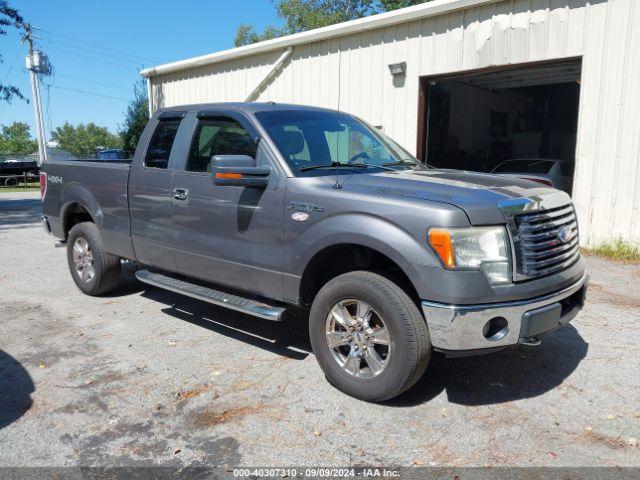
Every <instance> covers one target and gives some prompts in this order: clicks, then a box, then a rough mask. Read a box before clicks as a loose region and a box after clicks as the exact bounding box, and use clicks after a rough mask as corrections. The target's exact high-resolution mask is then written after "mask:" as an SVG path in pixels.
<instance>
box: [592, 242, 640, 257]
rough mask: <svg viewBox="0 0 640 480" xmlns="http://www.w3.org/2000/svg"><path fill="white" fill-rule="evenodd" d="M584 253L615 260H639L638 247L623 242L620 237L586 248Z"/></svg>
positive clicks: (639, 250)
mask: <svg viewBox="0 0 640 480" xmlns="http://www.w3.org/2000/svg"><path fill="white" fill-rule="evenodd" d="M585 253H587V254H588V255H595V256H598V257H603V258H607V259H609V260H613V261H615V262H625V263H635V262H640V248H638V247H636V246H634V245H630V244H628V243H625V242H623V241H622V240H620V239H618V240H614V241H613V242H607V243H602V244H600V245H598V246H596V247H594V248H586V249H585Z"/></svg>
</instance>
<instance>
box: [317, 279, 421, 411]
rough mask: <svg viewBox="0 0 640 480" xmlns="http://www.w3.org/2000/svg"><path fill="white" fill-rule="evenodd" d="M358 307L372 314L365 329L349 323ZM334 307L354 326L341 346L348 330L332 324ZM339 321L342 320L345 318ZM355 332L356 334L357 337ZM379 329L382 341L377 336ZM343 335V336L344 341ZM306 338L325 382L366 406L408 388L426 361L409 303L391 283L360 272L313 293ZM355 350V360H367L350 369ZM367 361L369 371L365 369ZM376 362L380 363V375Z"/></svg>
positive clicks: (417, 317)
mask: <svg viewBox="0 0 640 480" xmlns="http://www.w3.org/2000/svg"><path fill="white" fill-rule="evenodd" d="M354 301H355V303H354ZM363 304H364V306H362V305H363ZM339 305H340V306H341V307H342V310H340V306H339ZM360 306H362V309H363V311H367V312H368V311H369V310H367V308H366V306H370V307H371V311H372V313H370V314H367V315H368V316H369V318H370V321H369V322H368V323H365V324H363V325H368V326H369V328H363V327H362V325H359V326H358V324H357V318H356V319H354V317H358V315H357V309H359V308H360ZM334 307H336V308H337V310H336V311H341V312H344V309H346V310H347V313H349V314H350V315H346V317H350V320H351V321H354V320H355V321H356V326H355V327H354V328H355V330H354V332H353V333H352V334H351V335H350V336H351V338H352V340H351V341H350V342H349V343H348V344H345V343H344V342H345V340H346V338H349V332H350V330H347V332H342V329H344V328H345V327H344V326H343V325H342V324H341V322H339V320H338V317H339V316H340V315H338V316H336V315H334V314H333V313H332V309H333V308H334ZM354 312H355V314H354ZM341 315H342V316H343V319H344V317H345V315H343V314H342V313H341ZM364 316H365V315H361V317H362V318H364ZM347 323H349V322H347ZM381 325H382V326H381ZM358 328H362V330H360V335H359V336H358V331H359V330H358ZM383 328H386V330H387V333H388V335H379V334H382V332H383ZM337 330H340V331H337ZM327 332H331V333H330V335H331V336H332V338H335V340H332V341H336V342H339V343H340V346H339V347H337V348H331V347H330V346H329V343H328V335H327ZM366 332H369V333H370V335H369V340H364V341H363V339H362V336H363V334H364V335H365V336H366V335H367V333H366ZM371 332H373V333H371ZM344 333H347V336H346V337H345V336H344ZM378 336H379V337H380V338H379V341H387V343H388V346H385V345H380V344H378V340H376V338H378ZM309 337H310V339H311V345H312V347H313V352H314V353H315V355H316V359H317V361H318V363H319V364H320V367H321V368H322V370H323V372H324V374H325V376H326V378H327V380H328V381H329V382H330V383H331V384H332V385H334V386H335V387H336V388H338V389H339V390H341V391H343V392H344V393H346V394H347V395H351V396H352V397H356V398H359V399H361V400H366V401H370V402H382V401H385V400H389V399H391V398H393V397H396V396H398V395H400V394H401V393H402V392H404V391H406V390H407V389H409V388H410V387H411V386H413V385H414V384H415V383H416V382H417V381H418V380H419V379H420V377H422V375H423V374H424V371H425V370H426V368H427V365H428V363H429V358H430V356H431V340H430V337H429V331H428V329H427V325H426V322H425V320H424V318H423V316H422V315H421V314H420V311H419V310H418V307H417V306H416V305H415V303H414V302H413V301H412V300H411V298H409V296H408V295H407V294H406V293H405V292H404V290H402V289H401V288H400V287H399V286H398V285H396V284H395V283H393V282H392V281H390V280H388V279H387V278H385V277H383V276H381V275H378V274H375V273H372V272H366V271H356V272H350V273H346V274H344V275H340V276H338V277H336V278H334V279H332V280H330V281H329V282H328V283H327V284H326V285H325V286H324V287H323V288H322V289H321V290H320V292H318V295H317V296H316V298H315V299H314V301H313V304H312V306H311V313H310V316H309ZM371 338H373V339H374V340H371ZM358 342H359V343H358ZM371 342H373V343H371ZM354 344H355V345H354ZM355 347H358V348H357V350H356V351H357V352H358V353H359V354H360V355H363V354H364V355H367V354H368V355H369V357H361V358H360V361H359V365H358V366H356V367H354V363H353V362H355V361H356V360H350V359H349V357H350V356H351V354H353V352H354V349H355ZM372 349H373V351H372ZM347 352H349V353H347ZM374 354H377V359H376V358H374V357H375V356H376V355H374ZM367 358H370V359H371V360H370V361H371V363H372V365H374V366H375V368H371V367H369V366H368V363H369V360H367ZM363 359H364V362H363ZM374 360H375V361H374ZM378 360H383V364H384V365H383V367H382V369H380V365H381V363H380V362H379V361H378ZM341 362H344V363H342V364H341ZM347 365H349V368H348V369H347V368H346V366H347ZM375 370H378V371H377V373H376V372H375ZM354 371H356V372H357V375H356V374H354Z"/></svg>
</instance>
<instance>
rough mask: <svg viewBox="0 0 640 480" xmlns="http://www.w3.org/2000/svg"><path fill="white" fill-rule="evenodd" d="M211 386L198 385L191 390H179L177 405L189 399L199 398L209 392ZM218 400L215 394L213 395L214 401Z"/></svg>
mask: <svg viewBox="0 0 640 480" xmlns="http://www.w3.org/2000/svg"><path fill="white" fill-rule="evenodd" d="M210 389H211V385H200V386H198V387H194V388H191V389H189V390H180V391H179V392H178V394H177V397H178V404H181V403H184V402H186V401H187V400H189V399H190V398H194V397H199V396H200V395H202V394H203V393H205V392H207V391H209V390H210ZM215 398H218V395H217V394H214V399H215Z"/></svg>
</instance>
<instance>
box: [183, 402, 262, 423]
mask: <svg viewBox="0 0 640 480" xmlns="http://www.w3.org/2000/svg"><path fill="white" fill-rule="evenodd" d="M266 408H267V406H266V405H265V404H264V403H256V404H254V405H243V406H239V407H231V408H227V409H206V410H202V411H197V412H193V413H191V414H189V415H188V417H187V420H188V423H189V424H190V425H191V426H192V427H195V428H210V427H213V426H215V425H220V424H222V423H228V422H232V421H239V420H241V419H242V418H244V417H246V416H247V415H257V414H261V413H264V411H265V410H266Z"/></svg>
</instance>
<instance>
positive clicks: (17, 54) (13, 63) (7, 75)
mask: <svg viewBox="0 0 640 480" xmlns="http://www.w3.org/2000/svg"><path fill="white" fill-rule="evenodd" d="M20 53H21V52H20V50H18V51H17V52H16V56H15V57H13V61H12V62H11V66H10V67H9V70H8V71H7V74H6V75H5V76H4V80H3V82H6V81H7V79H8V78H9V75H11V71H12V70H13V67H14V66H15V64H16V61H17V60H18V57H19V56H20Z"/></svg>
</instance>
